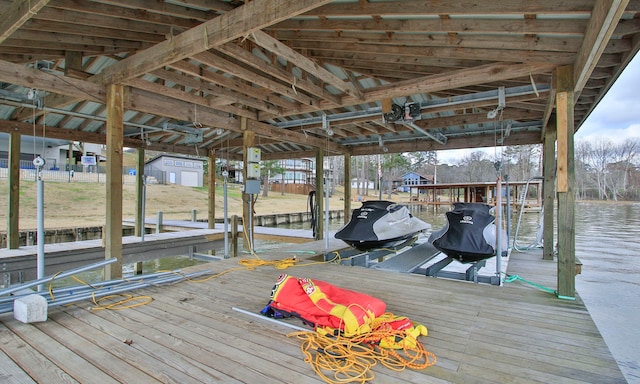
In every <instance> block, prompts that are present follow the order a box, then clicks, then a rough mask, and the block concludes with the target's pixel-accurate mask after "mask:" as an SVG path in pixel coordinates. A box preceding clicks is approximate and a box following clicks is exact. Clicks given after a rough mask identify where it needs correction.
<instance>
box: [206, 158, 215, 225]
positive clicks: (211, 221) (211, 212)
mask: <svg viewBox="0 0 640 384" xmlns="http://www.w3.org/2000/svg"><path fill="white" fill-rule="evenodd" d="M208 189H209V199H208V201H207V207H208V214H207V223H208V226H207V228H209V229H213V228H215V227H216V151H215V149H210V150H209V185H208Z"/></svg>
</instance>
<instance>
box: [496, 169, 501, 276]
mask: <svg viewBox="0 0 640 384" xmlns="http://www.w3.org/2000/svg"><path fill="white" fill-rule="evenodd" d="M496 193H497V194H498V196H497V197H496V205H497V206H496V277H497V278H498V284H497V285H502V180H501V179H500V176H498V181H497V185H496Z"/></svg>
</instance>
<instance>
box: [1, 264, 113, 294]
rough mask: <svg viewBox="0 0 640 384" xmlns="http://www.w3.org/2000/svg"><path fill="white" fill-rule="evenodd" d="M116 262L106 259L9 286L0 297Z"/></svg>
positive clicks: (2, 291)
mask: <svg viewBox="0 0 640 384" xmlns="http://www.w3.org/2000/svg"><path fill="white" fill-rule="evenodd" d="M116 261H117V260H116V259H115V258H113V259H108V260H104V261H100V262H98V263H95V264H89V265H85V266H83V267H79V268H75V269H70V270H68V271H66V272H62V273H59V274H57V275H51V276H47V277H43V278H41V279H37V280H33V281H30V282H28V283H24V284H19V285H14V286H11V287H9V288H5V289H3V290H0V296H4V295H8V294H10V293H13V292H17V291H19V290H22V289H26V288H31V287H34V286H36V285H38V284H42V283H46V282H48V281H50V280H56V279H62V278H64V277H69V276H71V275H75V274H76V273H80V272H85V271H90V270H92V269H97V268H100V267H104V266H105V265H108V264H112V263H115V262H116Z"/></svg>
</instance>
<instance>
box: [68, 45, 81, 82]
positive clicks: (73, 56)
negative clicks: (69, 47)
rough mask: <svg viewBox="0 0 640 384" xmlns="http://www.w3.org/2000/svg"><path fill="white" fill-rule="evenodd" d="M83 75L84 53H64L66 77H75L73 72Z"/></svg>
mask: <svg viewBox="0 0 640 384" xmlns="http://www.w3.org/2000/svg"><path fill="white" fill-rule="evenodd" d="M74 71H76V72H77V73H82V52H78V51H66V52H65V53H64V75H65V76H71V77H73V72H74Z"/></svg>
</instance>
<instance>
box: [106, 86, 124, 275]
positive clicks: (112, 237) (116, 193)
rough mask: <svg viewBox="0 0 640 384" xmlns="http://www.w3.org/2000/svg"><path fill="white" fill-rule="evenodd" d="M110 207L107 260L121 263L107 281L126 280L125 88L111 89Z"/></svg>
mask: <svg viewBox="0 0 640 384" xmlns="http://www.w3.org/2000/svg"><path fill="white" fill-rule="evenodd" d="M106 106H107V123H106V128H107V182H106V188H107V205H106V209H107V212H106V217H107V223H106V226H105V228H106V232H105V236H106V239H105V250H104V257H105V259H112V258H115V259H117V262H115V263H113V264H109V265H107V266H105V279H108V280H113V279H119V278H122V162H123V161H122V156H123V155H122V151H123V132H124V124H123V114H124V88H123V86H122V85H119V84H113V85H108V86H107V101H106Z"/></svg>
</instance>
